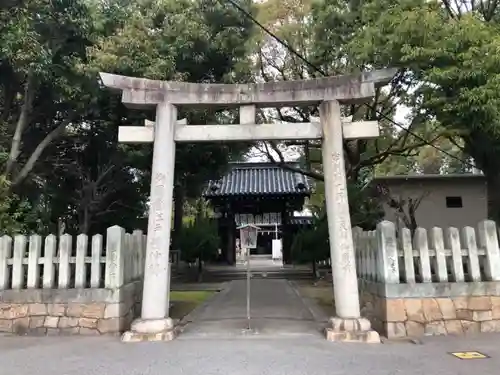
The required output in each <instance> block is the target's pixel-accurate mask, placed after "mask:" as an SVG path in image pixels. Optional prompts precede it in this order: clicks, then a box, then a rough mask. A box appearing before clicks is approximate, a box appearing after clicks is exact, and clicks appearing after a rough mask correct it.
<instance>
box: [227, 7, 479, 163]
mask: <svg viewBox="0 0 500 375" xmlns="http://www.w3.org/2000/svg"><path fill="white" fill-rule="evenodd" d="M226 1H227V2H228V3H230V4H231V5H232V6H233V7H235V8H236V9H238V11H239V12H240V13H242V14H243V15H244V16H245V17H247V18H248V19H250V20H251V21H252V22H253V23H254V24H256V25H257V26H259V28H261V29H262V31H264V32H265V33H266V34H268V35H269V36H270V37H272V38H273V39H275V40H276V41H277V42H278V43H279V44H281V45H282V46H283V47H285V48H286V49H287V50H288V51H290V52H291V53H292V54H293V55H295V56H296V57H298V58H299V59H300V60H302V61H303V62H304V63H305V64H306V65H308V66H309V67H311V68H312V69H314V70H315V71H316V72H318V73H320V74H322V75H323V76H327V74H326V73H325V71H324V70H322V69H320V68H318V67H317V66H316V65H314V64H313V63H312V62H310V61H309V60H307V59H306V58H305V57H304V56H303V55H302V54H300V53H299V52H298V51H297V50H295V49H294V48H293V47H292V46H291V45H290V44H288V43H287V42H285V41H284V40H282V39H281V38H280V37H279V36H277V35H276V34H274V33H273V32H272V31H271V30H269V29H268V28H267V27H265V26H264V25H263V24H261V23H260V22H259V21H258V20H257V19H256V18H255V17H254V16H252V15H251V14H250V13H249V12H248V11H246V10H245V9H244V8H243V7H242V6H241V5H239V4H238V3H237V2H236V1H235V0H226ZM364 105H365V106H366V107H368V108H369V109H370V110H372V111H374V112H375V113H376V114H377V115H378V116H380V117H382V118H383V119H385V120H387V121H389V122H390V123H391V124H393V125H396V126H397V127H399V128H400V129H402V130H404V131H405V132H407V133H408V134H410V135H411V136H413V137H415V138H417V139H418V140H420V141H422V142H424V143H425V144H426V145H428V146H431V147H432V148H434V149H436V150H437V151H439V152H442V153H443V154H445V155H447V156H449V157H450V158H452V159H455V160H457V161H459V162H461V163H464V164H465V165H468V166H470V167H472V168H476V166H475V165H474V164H472V163H470V162H469V161H466V160H462V159H461V158H459V157H458V156H456V155H453V154H452V153H450V152H448V151H446V150H443V149H442V148H440V147H438V146H436V145H434V144H432V143H430V142H429V141H428V140H426V139H425V138H424V137H422V136H420V135H418V134H417V133H415V132H413V131H411V130H410V129H407V128H406V127H405V126H404V125H402V124H399V123H397V122H396V121H394V120H393V119H392V118H390V117H389V116H387V115H386V114H385V113H383V112H381V111H379V110H378V109H377V108H375V107H374V106H371V105H369V104H367V103H364Z"/></svg>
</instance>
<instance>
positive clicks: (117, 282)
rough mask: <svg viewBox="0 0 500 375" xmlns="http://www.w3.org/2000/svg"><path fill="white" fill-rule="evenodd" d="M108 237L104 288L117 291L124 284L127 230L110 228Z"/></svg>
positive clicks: (115, 227) (117, 227)
mask: <svg viewBox="0 0 500 375" xmlns="http://www.w3.org/2000/svg"><path fill="white" fill-rule="evenodd" d="M106 237H107V238H106V266H105V275H104V287H105V288H110V289H116V288H120V287H121V286H122V285H123V284H124V271H125V270H124V268H125V257H124V255H125V229H123V228H121V227H119V226H118V225H115V226H112V227H111V228H108V230H107V234H106Z"/></svg>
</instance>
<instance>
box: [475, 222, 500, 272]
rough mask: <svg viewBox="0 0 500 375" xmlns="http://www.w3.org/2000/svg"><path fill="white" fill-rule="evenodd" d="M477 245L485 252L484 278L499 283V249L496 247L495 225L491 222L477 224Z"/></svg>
mask: <svg viewBox="0 0 500 375" xmlns="http://www.w3.org/2000/svg"><path fill="white" fill-rule="evenodd" d="M478 229H479V230H478V237H479V244H480V246H481V247H483V248H484V249H485V251H486V267H485V272H486V277H487V278H488V280H489V281H500V249H499V247H498V235H497V225H496V223H495V222H494V221H492V220H484V221H482V222H480V223H479V228H478Z"/></svg>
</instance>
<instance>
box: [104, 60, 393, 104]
mask: <svg viewBox="0 0 500 375" xmlns="http://www.w3.org/2000/svg"><path fill="white" fill-rule="evenodd" d="M395 72H396V70H395V69H383V70H376V71H373V72H366V73H359V74H352V75H343V76H334V77H324V78H316V79H310V80H301V81H280V82H267V83H248V84H213V83H209V84H206V83H185V82H172V81H157V80H151V79H145V78H134V77H126V76H120V75H115V74H109V73H100V76H101V80H102V83H103V84H104V85H105V86H106V87H109V88H111V89H114V90H120V91H122V92H123V94H122V102H123V103H124V104H125V105H127V106H129V107H131V108H143V107H151V106H155V105H157V104H159V103H162V102H169V103H171V104H174V105H189V106H210V105H212V106H213V105H216V106H217V105H220V106H229V107H234V106H239V105H244V104H254V105H256V106H258V107H276V106H278V107H279V106H287V105H303V104H315V103H319V102H322V101H328V100H337V101H339V102H340V103H345V104H348V103H356V102H364V101H367V100H369V99H370V98H373V96H374V95H375V88H376V87H377V86H381V85H385V84H387V83H388V82H389V81H390V80H391V79H392V77H393V76H394V74H395Z"/></svg>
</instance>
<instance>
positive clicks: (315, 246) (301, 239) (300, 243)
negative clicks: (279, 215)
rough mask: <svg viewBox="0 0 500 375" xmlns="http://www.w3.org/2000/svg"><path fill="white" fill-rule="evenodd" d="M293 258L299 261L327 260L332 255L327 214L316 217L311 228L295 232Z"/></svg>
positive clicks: (292, 249)
mask: <svg viewBox="0 0 500 375" xmlns="http://www.w3.org/2000/svg"><path fill="white" fill-rule="evenodd" d="M291 252H292V258H293V260H294V261H295V262H297V263H310V262H319V261H322V260H327V259H328V258H329V257H330V245H329V240H328V223H327V221H326V218H325V215H322V216H321V217H315V218H314V222H313V226H312V227H311V228H307V229H302V230H300V231H299V232H298V233H296V234H295V236H294V239H293V242H292V248H291Z"/></svg>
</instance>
